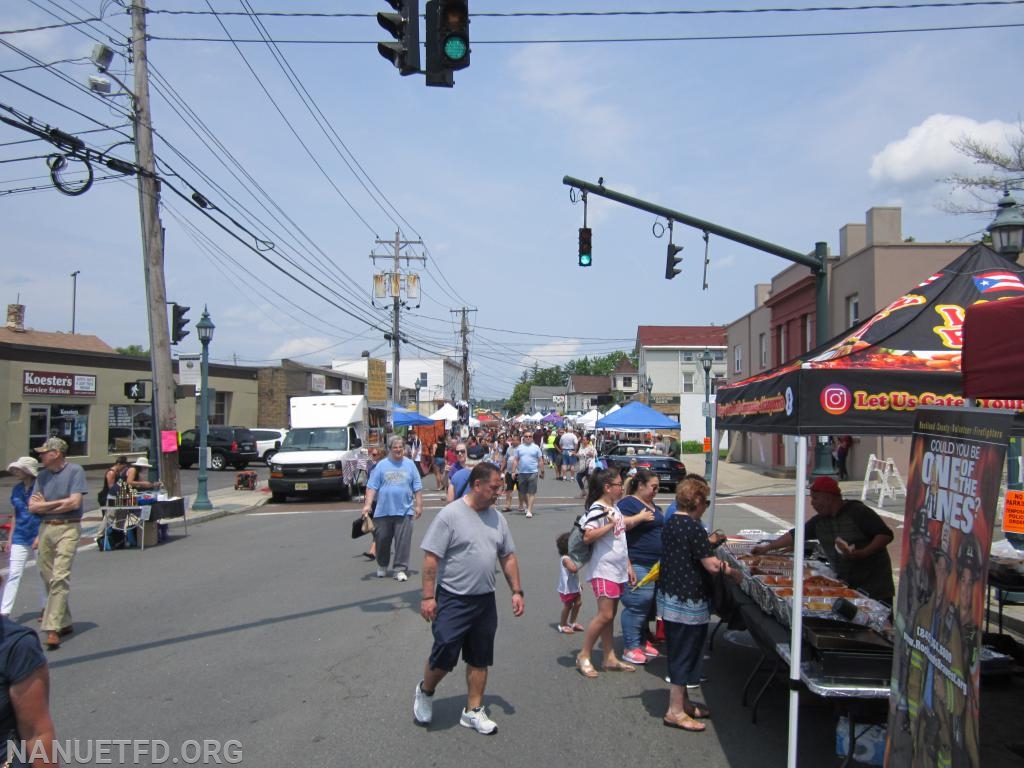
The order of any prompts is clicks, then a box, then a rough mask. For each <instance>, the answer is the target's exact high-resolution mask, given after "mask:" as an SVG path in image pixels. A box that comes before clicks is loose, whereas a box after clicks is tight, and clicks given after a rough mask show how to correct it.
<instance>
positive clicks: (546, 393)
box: [530, 384, 565, 400]
mask: <svg viewBox="0 0 1024 768" xmlns="http://www.w3.org/2000/svg"><path fill="white" fill-rule="evenodd" d="M564 394H565V387H543V386H540V385H539V384H535V385H534V386H532V387H530V399H532V400H541V399H543V398H545V397H551V396H552V395H564Z"/></svg>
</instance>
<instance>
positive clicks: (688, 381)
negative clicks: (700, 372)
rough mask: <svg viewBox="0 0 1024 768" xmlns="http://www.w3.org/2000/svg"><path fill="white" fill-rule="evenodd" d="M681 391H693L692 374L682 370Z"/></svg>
mask: <svg viewBox="0 0 1024 768" xmlns="http://www.w3.org/2000/svg"><path fill="white" fill-rule="evenodd" d="M683 392H693V374H692V373H691V372H689V371H683Z"/></svg>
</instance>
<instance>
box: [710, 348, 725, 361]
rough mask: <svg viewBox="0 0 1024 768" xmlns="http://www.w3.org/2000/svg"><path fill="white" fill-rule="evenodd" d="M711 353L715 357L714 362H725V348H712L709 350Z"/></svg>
mask: <svg viewBox="0 0 1024 768" xmlns="http://www.w3.org/2000/svg"><path fill="white" fill-rule="evenodd" d="M711 354H712V356H713V357H714V358H715V362H716V363H723V362H725V350H724V349H714V350H712V351H711Z"/></svg>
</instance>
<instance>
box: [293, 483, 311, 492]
mask: <svg viewBox="0 0 1024 768" xmlns="http://www.w3.org/2000/svg"><path fill="white" fill-rule="evenodd" d="M295 490H296V491H308V490H309V483H296V484H295Z"/></svg>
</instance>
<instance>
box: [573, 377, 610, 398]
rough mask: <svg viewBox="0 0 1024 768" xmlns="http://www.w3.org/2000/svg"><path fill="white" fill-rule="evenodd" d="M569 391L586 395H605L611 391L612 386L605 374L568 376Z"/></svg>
mask: <svg viewBox="0 0 1024 768" xmlns="http://www.w3.org/2000/svg"><path fill="white" fill-rule="evenodd" d="M569 391H570V392H582V393H586V394H588V395H606V394H608V393H609V392H611V391H612V386H611V381H610V380H609V379H608V377H607V376H582V375H579V376H570V377H569Z"/></svg>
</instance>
